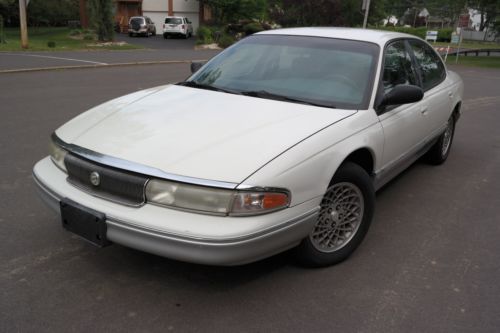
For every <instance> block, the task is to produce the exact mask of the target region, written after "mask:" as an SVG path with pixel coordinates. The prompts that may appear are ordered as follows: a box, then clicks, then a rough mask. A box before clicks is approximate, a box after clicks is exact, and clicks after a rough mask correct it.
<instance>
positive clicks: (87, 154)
mask: <svg viewBox="0 0 500 333" xmlns="http://www.w3.org/2000/svg"><path fill="white" fill-rule="evenodd" d="M52 140H53V142H54V143H55V144H57V145H59V146H60V147H61V148H63V149H65V150H67V151H69V152H71V153H73V154H75V155H78V156H81V157H83V158H86V159H88V160H90V161H93V162H96V163H100V164H104V165H107V166H111V167H115V168H117V169H122V170H127V171H132V172H137V173H140V174H143V175H146V176H151V177H156V178H160V179H165V180H171V181H176V182H180V183H186V184H193V185H200V186H207V187H217V188H224V189H230V190H234V189H236V187H237V186H238V185H239V184H238V183H231V182H223V181H217V180H208V179H201V178H195V177H187V176H180V175H176V174H172V173H168V172H165V171H162V170H159V169H156V168H153V167H149V166H146V165H143V164H140V163H135V162H130V161H127V160H124V159H121V158H117V157H113V156H107V155H103V154H101V153H98V152H95V151H92V150H90V149H87V148H83V147H80V146H78V145H75V144H71V143H66V142H64V141H63V140H61V139H60V138H59V137H58V136H57V134H56V133H55V132H54V133H52Z"/></svg>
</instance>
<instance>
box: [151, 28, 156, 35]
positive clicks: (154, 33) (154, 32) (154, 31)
mask: <svg viewBox="0 0 500 333" xmlns="http://www.w3.org/2000/svg"><path fill="white" fill-rule="evenodd" d="M151 35H152V36H156V28H154V29H153V32H152V33H151Z"/></svg>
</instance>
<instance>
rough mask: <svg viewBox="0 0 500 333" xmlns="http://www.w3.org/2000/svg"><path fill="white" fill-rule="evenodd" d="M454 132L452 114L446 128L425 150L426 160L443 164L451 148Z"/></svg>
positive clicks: (435, 163)
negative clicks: (429, 147) (427, 149)
mask: <svg viewBox="0 0 500 333" xmlns="http://www.w3.org/2000/svg"><path fill="white" fill-rule="evenodd" d="M454 134H455V117H454V116H453V115H452V116H451V117H450V119H448V122H447V123H446V129H445V130H444V132H443V134H441V135H440V136H439V138H438V140H437V141H436V143H435V144H434V145H433V146H432V147H431V149H429V151H428V152H427V160H428V161H429V163H431V164H434V165H439V164H443V163H444V161H446V159H447V158H448V155H449V154H450V150H451V143H452V142H453V136H454Z"/></svg>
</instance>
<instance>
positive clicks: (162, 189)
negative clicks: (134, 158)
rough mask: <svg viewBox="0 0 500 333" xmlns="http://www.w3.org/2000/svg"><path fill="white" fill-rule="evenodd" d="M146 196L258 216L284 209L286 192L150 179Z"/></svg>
mask: <svg viewBox="0 0 500 333" xmlns="http://www.w3.org/2000/svg"><path fill="white" fill-rule="evenodd" d="M146 199H147V201H148V202H150V203H155V204H158V205H162V206H166V207H172V208H178V209H186V210H193V211H199V212H200V213H209V214H219V215H258V214H264V213H269V212H271V211H275V210H278V209H282V208H286V207H287V206H288V204H289V203H290V198H289V195H288V193H287V192H286V191H283V192H279V191H274V190H273V191H266V190H262V191H260V190H259V191H252V190H250V191H237V190H226V189H218V188H211V187H204V186H197V185H190V184H183V183H176V182H170V181H166V180H158V179H153V180H151V181H149V182H148V184H147V186H146Z"/></svg>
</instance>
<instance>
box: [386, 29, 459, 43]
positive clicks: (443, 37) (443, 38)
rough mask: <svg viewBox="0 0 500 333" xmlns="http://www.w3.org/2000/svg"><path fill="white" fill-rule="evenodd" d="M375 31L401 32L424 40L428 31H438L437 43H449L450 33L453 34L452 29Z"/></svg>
mask: <svg viewBox="0 0 500 333" xmlns="http://www.w3.org/2000/svg"><path fill="white" fill-rule="evenodd" d="M377 29H381V30H389V31H396V32H402V33H405V34H410V35H414V36H417V37H420V38H422V39H425V35H426V33H427V31H428V30H437V31H438V41H439V42H449V41H450V40H451V33H452V32H453V29H452V28H444V29H430V28H426V27H418V28H411V27H378V28H377Z"/></svg>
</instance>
